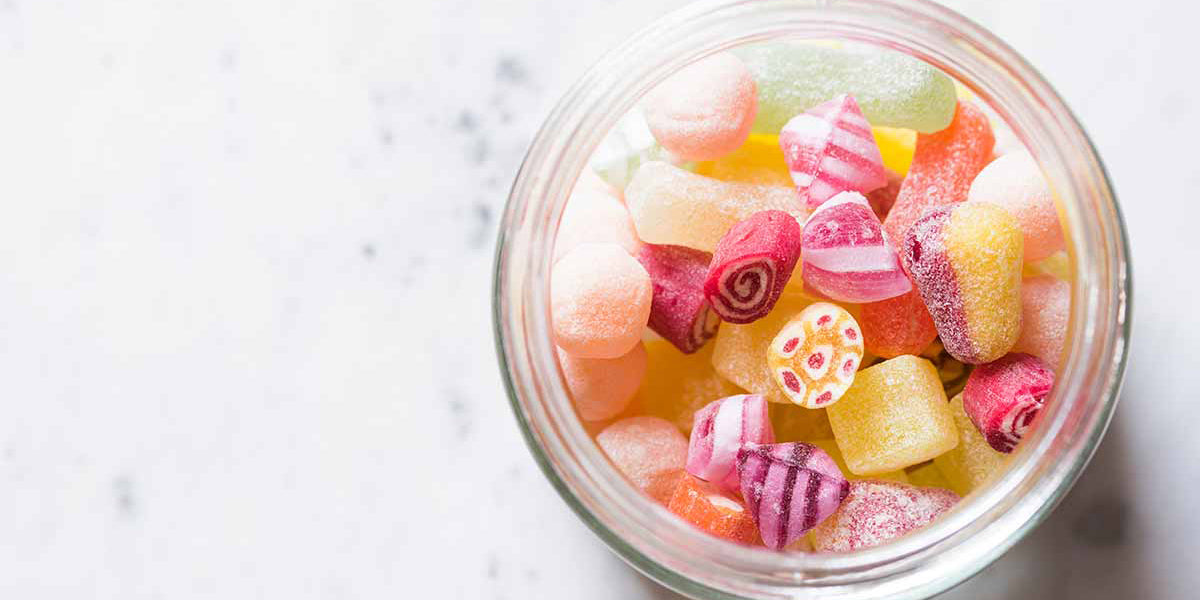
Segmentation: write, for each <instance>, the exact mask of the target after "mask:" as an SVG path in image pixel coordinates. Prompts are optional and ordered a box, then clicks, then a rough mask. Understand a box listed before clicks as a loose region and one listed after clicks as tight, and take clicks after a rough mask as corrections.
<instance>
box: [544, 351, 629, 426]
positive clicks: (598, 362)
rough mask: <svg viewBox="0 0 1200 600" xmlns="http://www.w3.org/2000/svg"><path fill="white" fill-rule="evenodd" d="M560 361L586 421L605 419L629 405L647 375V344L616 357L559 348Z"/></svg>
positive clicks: (576, 407) (576, 405) (572, 393)
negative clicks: (583, 354) (578, 353)
mask: <svg viewBox="0 0 1200 600" xmlns="http://www.w3.org/2000/svg"><path fill="white" fill-rule="evenodd" d="M558 364H559V365H561V366H562V371H563V377H564V378H565V379H566V380H567V387H568V388H569V389H570V390H571V399H572V400H574V401H575V410H577V411H578V412H579V418H581V419H583V420H584V421H603V420H605V419H611V418H613V417H615V416H617V415H618V414H619V413H620V412H621V411H623V410H625V407H626V406H629V401H630V400H632V399H633V396H634V394H636V393H637V391H638V386H640V385H641V383H642V377H643V376H645V375H646V348H645V346H643V345H642V343H641V342H638V343H637V344H636V345H635V346H634V347H633V350H630V351H629V352H626V353H625V354H624V355H622V356H619V357H617V358H576V357H574V356H571V355H570V354H567V353H566V352H563V351H562V350H561V349H560V350H559V351H558Z"/></svg>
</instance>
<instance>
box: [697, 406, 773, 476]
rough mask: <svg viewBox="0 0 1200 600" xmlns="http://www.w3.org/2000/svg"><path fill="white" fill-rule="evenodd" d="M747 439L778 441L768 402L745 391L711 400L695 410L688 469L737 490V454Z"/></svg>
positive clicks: (762, 442) (749, 440)
mask: <svg viewBox="0 0 1200 600" xmlns="http://www.w3.org/2000/svg"><path fill="white" fill-rule="evenodd" d="M746 442H754V443H756V444H773V443H775V433H774V431H773V430H772V429H771V421H770V419H769V418H768V416H767V401H766V400H763V397H762V396H758V395H755V394H742V395H738V396H730V397H728V398H722V399H720V400H716V401H714V402H712V403H711V404H709V405H708V406H705V407H704V408H702V409H700V410H698V411H696V416H695V420H694V422H693V425H692V437H691V440H689V441H688V459H687V472H688V473H691V474H692V475H695V476H696V477H699V478H700V479H703V480H705V481H708V482H710V483H712V484H714V485H716V486H717V487H719V488H721V489H724V490H729V491H735V492H736V491H737V490H738V474H737V454H738V450H739V449H740V448H741V447H742V444H745V443H746Z"/></svg>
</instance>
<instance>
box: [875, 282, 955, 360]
mask: <svg viewBox="0 0 1200 600" xmlns="http://www.w3.org/2000/svg"><path fill="white" fill-rule="evenodd" d="M858 323H859V325H861V326H862V332H863V344H864V345H865V346H866V349H867V352H870V353H871V354H874V355H876V356H879V357H882V358H895V357H897V356H900V355H902V354H920V353H921V352H922V351H923V350H925V348H927V347H928V346H929V344H932V343H933V340H934V339H935V338H937V328H936V327H935V326H934V324H933V319H932V318H931V317H930V316H929V310H928V309H926V308H925V301H924V300H922V299H921V292H920V291H918V290H917V288H916V286H913V288H912V289H911V290H909V291H908V292H906V293H904V294H900V295H899V296H896V297H894V298H888V299H886V300H879V301H876V302H868V303H866V304H863V305H862V312H861V315H860V316H859V319H858Z"/></svg>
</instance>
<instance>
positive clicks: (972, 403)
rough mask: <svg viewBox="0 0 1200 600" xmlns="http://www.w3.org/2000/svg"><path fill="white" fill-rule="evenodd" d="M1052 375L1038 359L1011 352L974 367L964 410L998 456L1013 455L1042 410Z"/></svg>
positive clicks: (966, 393) (967, 388) (968, 382)
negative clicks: (998, 453)
mask: <svg viewBox="0 0 1200 600" xmlns="http://www.w3.org/2000/svg"><path fill="white" fill-rule="evenodd" d="M1053 386H1054V372H1053V371H1051V370H1050V369H1048V368H1046V363H1043V362H1042V361H1041V359H1039V358H1037V357H1035V356H1030V355H1028V354H1021V353H1020V352H1014V353H1012V354H1008V355H1006V356H1004V357H1003V358H1001V359H1000V360H997V361H994V362H990V363H987V364H984V365H979V366H977V367H975V370H974V371H971V375H970V376H969V377H968V378H967V387H966V388H965V389H963V410H964V411H966V413H967V416H968V417H971V422H972V423H974V424H975V427H976V428H977V429H979V432H980V433H982V434H983V437H984V439H986V440H987V442H988V444H989V445H990V446H991V447H992V448H995V449H996V450H997V451H999V452H1012V451H1013V449H1014V448H1016V447H1017V444H1018V443H1019V442H1020V441H1021V438H1023V437H1025V433H1026V432H1027V431H1028V430H1029V425H1030V424H1031V423H1032V422H1033V419H1034V417H1037V415H1038V413H1039V412H1041V410H1042V405H1043V404H1044V403H1045V401H1046V395H1047V394H1049V393H1050V388H1051V387H1053Z"/></svg>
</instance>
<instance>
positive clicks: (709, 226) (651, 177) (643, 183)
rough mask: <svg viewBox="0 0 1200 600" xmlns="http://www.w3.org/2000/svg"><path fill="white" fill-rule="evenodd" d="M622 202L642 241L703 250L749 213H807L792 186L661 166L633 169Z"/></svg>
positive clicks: (801, 215)
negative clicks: (721, 178) (720, 177)
mask: <svg viewBox="0 0 1200 600" xmlns="http://www.w3.org/2000/svg"><path fill="white" fill-rule="evenodd" d="M625 204H626V205H627V206H628V207H629V213H630V215H632V216H633V223H634V226H635V227H636V228H637V233H638V237H640V238H641V239H642V240H643V241H645V242H648V243H651V244H672V245H676V246H687V247H688V248H695V249H696V250H703V251H705V252H712V251H713V250H715V249H716V248H717V242H718V241H720V239H721V236H723V235H725V232H727V231H729V228H730V227H733V226H734V225H735V224H737V223H738V222H739V221H743V220H745V219H746V218H748V217H750V215H753V214H754V213H757V212H761V211H764V210H782V211H784V212H787V213H790V214H791V215H792V216H794V217H796V218H797V220H803V219H804V217H805V216H807V215H808V211H806V210H805V209H804V205H803V203H802V202H801V200H800V197H799V196H797V195H796V190H795V189H793V188H785V187H777V186H770V185H752V184H747V183H727V182H724V181H718V180H716V179H712V178H709V177H704V176H702V175H696V174H695V173H689V172H687V171H684V170H683V169H680V168H678V167H673V166H671V165H668V164H666V163H662V162H648V163H645V164H643V165H642V166H641V168H639V169H638V172H637V175H635V176H634V177H633V181H630V182H629V187H627V188H626V189H625Z"/></svg>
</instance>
